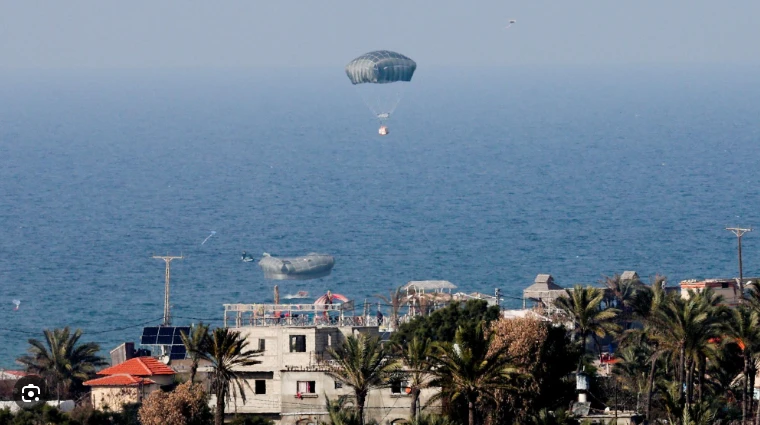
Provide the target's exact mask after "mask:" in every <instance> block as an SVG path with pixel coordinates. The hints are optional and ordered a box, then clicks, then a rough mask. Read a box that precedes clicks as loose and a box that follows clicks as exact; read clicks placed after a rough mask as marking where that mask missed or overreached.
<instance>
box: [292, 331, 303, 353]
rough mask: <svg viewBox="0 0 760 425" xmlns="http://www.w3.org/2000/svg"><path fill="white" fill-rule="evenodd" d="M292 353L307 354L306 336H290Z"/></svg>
mask: <svg viewBox="0 0 760 425" xmlns="http://www.w3.org/2000/svg"><path fill="white" fill-rule="evenodd" d="M290 352H291V353H305V352H306V335H291V336H290Z"/></svg>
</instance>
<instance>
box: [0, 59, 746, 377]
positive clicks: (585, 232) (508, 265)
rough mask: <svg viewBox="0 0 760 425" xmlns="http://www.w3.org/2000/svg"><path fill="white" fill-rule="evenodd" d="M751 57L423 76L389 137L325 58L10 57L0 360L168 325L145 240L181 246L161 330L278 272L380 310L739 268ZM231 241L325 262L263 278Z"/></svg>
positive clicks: (174, 248) (213, 308)
mask: <svg viewBox="0 0 760 425" xmlns="http://www.w3.org/2000/svg"><path fill="white" fill-rule="evenodd" d="M758 71H759V70H758V69H757V68H756V67H751V66H739V67H728V66H726V67H719V66H712V67H705V66H681V67H675V66H638V67H606V68H592V67H588V68H583V67H564V68H556V67H544V68H540V67H539V68H504V69H475V68H451V69H425V68H424V67H420V68H419V69H418V71H417V73H416V74H415V78H414V80H413V82H412V83H410V84H409V85H408V86H406V89H405V97H404V99H403V101H402V103H401V105H400V106H399V108H398V109H397V111H396V114H395V116H394V117H393V118H392V120H391V123H390V130H391V134H390V135H389V136H388V137H379V136H377V133H376V132H377V125H376V123H375V122H374V121H373V118H372V117H371V114H370V112H369V110H368V109H367V108H366V107H365V106H364V104H363V103H362V100H361V97H360V96H359V95H357V93H356V92H355V90H354V87H352V86H351V84H350V83H349V82H348V80H347V79H346V78H345V75H344V74H343V71H342V69H340V68H339V69H337V70H333V69H280V70H275V69H260V70H215V71H212V70H207V71H198V70H192V71H188V70H172V71H135V70H118V71H107V70H104V71H77V72H74V71H58V72H52V71H45V72H41V71H34V72H33V71H27V72H20V71H14V72H10V71H6V72H5V73H4V74H3V75H2V77H3V78H2V79H0V182H2V183H1V184H0V231H2V239H1V240H0V288H2V291H1V292H0V323H2V325H0V365H2V366H3V367H17V366H16V365H14V359H15V358H16V357H18V356H19V355H21V354H23V353H24V351H25V350H26V348H27V346H28V345H27V342H26V340H27V338H30V337H37V338H39V337H41V330H42V329H43V328H51V327H61V326H65V325H70V326H72V327H76V328H81V329H83V330H85V339H86V340H90V341H96V342H98V343H100V344H101V345H102V347H103V349H104V353H107V350H110V349H111V348H113V347H115V346H116V345H117V344H119V343H121V342H123V341H138V339H139V335H140V332H141V329H140V328H141V326H142V325H143V324H145V323H155V324H157V323H158V322H159V321H160V318H161V316H162V309H163V281H164V263H163V261H161V260H156V259H153V258H151V257H152V255H154V254H162V255H165V254H167V253H169V254H180V253H182V254H184V255H185V257H186V258H185V259H184V260H182V261H175V262H173V263H172V293H171V299H172V302H171V303H172V305H173V310H172V311H173V314H174V316H175V320H174V322H175V323H176V324H189V323H193V322H197V321H198V320H201V319H202V320H204V321H206V322H212V323H214V324H220V323H221V318H222V313H223V309H222V304H223V303H252V302H261V301H268V300H271V299H272V287H273V285H274V284H275V283H277V284H279V286H280V290H281V293H282V294H288V293H293V292H296V291H298V290H308V291H310V292H311V294H312V295H313V296H315V297H316V296H318V295H319V294H321V293H324V292H325V291H327V290H328V289H329V290H332V291H333V292H338V293H342V294H345V295H347V296H349V297H352V298H355V299H357V300H359V302H363V301H364V300H365V299H367V300H369V301H375V302H376V301H378V300H377V299H376V298H374V297H373V295H374V294H378V293H381V294H387V293H388V292H389V291H390V290H392V289H393V288H395V287H397V286H399V285H403V284H405V283H406V282H407V281H409V280H423V279H445V280H449V281H451V282H453V283H454V284H456V285H457V286H458V287H459V289H461V290H464V291H481V292H486V293H492V292H493V290H494V288H496V287H499V288H501V289H502V291H503V293H504V294H505V295H506V296H508V297H509V298H508V299H507V302H506V305H507V306H513V307H517V306H519V305H521V302H520V301H519V300H518V298H519V297H520V295H521V291H522V289H523V288H524V287H526V286H527V285H529V284H530V283H531V282H532V280H533V279H534V277H535V275H536V274H538V273H551V274H552V275H553V276H554V277H555V279H556V282H557V283H559V284H560V285H563V286H570V285H572V284H575V283H595V282H597V281H599V280H600V279H601V278H602V277H603V276H604V275H612V274H614V273H620V272H622V271H623V270H636V271H638V273H639V274H640V275H641V276H643V277H644V278H645V280H646V279H647V278H648V277H649V276H652V275H654V274H655V273H660V274H664V275H666V276H668V278H669V280H670V284H671V285H674V284H677V282H678V281H680V280H681V279H687V278H706V277H730V276H735V275H736V274H737V255H736V238H735V237H734V236H733V235H731V233H729V232H728V231H726V230H724V228H725V227H727V226H735V225H741V226H749V225H753V224H757V223H760V220H758V216H759V215H760V208H758V199H759V193H758V188H759V187H760V186H759V184H758V183H759V182H760V166H758V158H760V147H759V144H758V142H759V141H760V121H759V120H758V117H760V72H758ZM211 231H216V234H215V235H214V236H213V237H211V238H210V239H209V240H208V241H207V242H206V243H205V244H204V245H201V242H202V241H203V240H204V238H206V237H207V236H208V235H209V233H210V232H211ZM759 240H760V235H755V234H754V233H750V234H748V235H747V236H745V237H744V240H743V242H744V243H743V247H744V273H745V275H746V276H751V275H757V274H760V270H758V268H759V267H760V259H758V247H760V243H758V242H757V241H759ZM243 250H245V251H248V252H251V253H253V254H254V255H257V256H258V255H260V254H261V253H262V252H270V253H273V254H279V255H300V254H305V253H307V252H311V251H318V252H326V253H330V254H333V255H335V256H336V265H335V268H334V270H333V272H332V274H331V275H330V276H328V277H325V278H321V279H317V280H312V281H285V282H272V281H266V280H264V279H263V275H262V272H261V270H260V269H259V268H258V266H257V265H256V263H255V262H253V263H243V262H241V261H240V253H241V252H242V251H243ZM13 299H20V300H21V306H20V309H19V310H18V311H14V310H13V307H14V306H13V304H12V300H13Z"/></svg>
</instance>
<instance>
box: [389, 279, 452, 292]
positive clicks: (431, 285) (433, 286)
mask: <svg viewBox="0 0 760 425" xmlns="http://www.w3.org/2000/svg"><path fill="white" fill-rule="evenodd" d="M401 289H404V290H407V291H408V290H410V289H416V290H423V291H434V290H439V289H456V285H454V284H453V283H451V282H449V281H448V280H412V281H411V282H409V283H407V284H406V285H404V286H402V287H401Z"/></svg>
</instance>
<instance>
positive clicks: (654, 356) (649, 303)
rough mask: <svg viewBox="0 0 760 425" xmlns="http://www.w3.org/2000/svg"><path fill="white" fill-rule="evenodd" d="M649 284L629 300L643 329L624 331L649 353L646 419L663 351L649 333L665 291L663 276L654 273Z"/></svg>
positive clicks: (653, 328)
mask: <svg viewBox="0 0 760 425" xmlns="http://www.w3.org/2000/svg"><path fill="white" fill-rule="evenodd" d="M650 282H651V283H650V285H649V286H642V287H641V288H639V290H638V291H636V292H635V293H634V297H633V300H631V311H632V313H633V315H634V316H635V317H638V318H639V320H640V321H641V322H642V323H643V324H644V329H642V330H638V329H631V330H628V331H626V335H624V336H623V337H624V338H628V337H631V339H633V340H636V342H635V345H644V346H646V347H648V348H649V351H650V353H651V355H650V357H649V362H650V368H649V380H648V384H647V399H646V406H645V416H646V419H647V420H649V419H650V412H651V406H652V397H653V395H654V392H655V377H656V374H657V363H658V362H659V361H660V358H661V356H662V354H664V353H665V351H664V350H663V349H662V347H660V345H659V344H658V343H657V340H656V339H655V338H652V337H651V335H653V334H655V333H656V332H657V330H658V328H657V326H658V323H657V321H656V320H655V319H656V317H657V315H658V314H659V313H657V312H658V310H659V309H660V308H661V306H662V304H663V303H664V301H665V299H666V298H667V293H666V292H665V288H664V287H665V282H666V278H665V276H661V275H655V276H654V278H653V279H652V280H651V281H650Z"/></svg>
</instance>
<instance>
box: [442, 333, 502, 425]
mask: <svg viewBox="0 0 760 425" xmlns="http://www.w3.org/2000/svg"><path fill="white" fill-rule="evenodd" d="M483 326H484V323H483V322H481V323H480V324H479V325H478V326H476V327H475V329H471V330H467V329H465V328H463V327H460V328H459V329H458V330H457V332H456V337H455V338H454V341H455V342H454V343H453V344H452V343H449V342H441V343H438V344H437V345H435V350H434V353H433V355H432V356H431V357H432V358H433V360H434V362H435V364H436V367H435V368H434V369H432V371H433V373H435V375H436V378H437V379H436V384H439V385H440V386H441V392H439V393H438V394H436V395H435V396H433V397H432V398H431V400H430V401H434V400H437V399H439V398H442V397H448V398H449V399H450V400H451V401H455V400H457V399H464V400H465V401H466V402H467V409H468V422H469V425H475V404H476V403H477V402H478V400H479V399H481V398H483V399H486V400H488V401H493V402H497V395H496V393H497V391H498V390H500V389H507V388H510V386H509V381H510V378H511V375H512V373H513V372H514V370H513V368H511V367H510V362H511V358H509V357H508V356H507V355H506V351H507V349H508V345H506V344H505V345H504V346H503V347H502V348H500V349H498V350H495V349H493V346H492V343H493V341H494V334H493V333H491V334H489V335H488V336H485V335H484V332H483Z"/></svg>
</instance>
